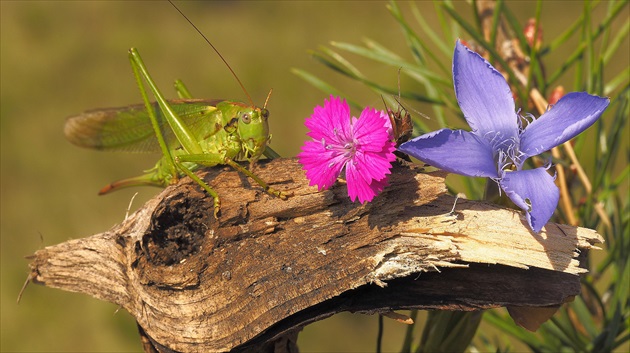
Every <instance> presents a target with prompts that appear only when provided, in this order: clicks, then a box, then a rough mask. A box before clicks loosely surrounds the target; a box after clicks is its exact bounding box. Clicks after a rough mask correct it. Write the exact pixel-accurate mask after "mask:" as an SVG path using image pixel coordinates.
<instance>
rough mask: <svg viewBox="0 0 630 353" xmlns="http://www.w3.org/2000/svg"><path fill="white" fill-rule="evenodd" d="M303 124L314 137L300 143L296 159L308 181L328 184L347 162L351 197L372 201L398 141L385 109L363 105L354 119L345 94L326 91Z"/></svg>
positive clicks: (384, 182)
mask: <svg viewBox="0 0 630 353" xmlns="http://www.w3.org/2000/svg"><path fill="white" fill-rule="evenodd" d="M305 125H306V127H307V128H309V130H310V132H309V133H308V134H307V135H308V136H310V137H311V138H313V140H312V141H307V142H306V143H305V144H304V146H302V153H300V154H299V155H298V159H299V160H300V163H301V164H302V165H303V169H304V170H306V177H307V178H308V179H309V180H310V185H317V187H318V188H319V190H322V189H327V188H329V187H330V186H332V185H333V184H334V183H335V180H336V179H337V177H338V176H339V174H341V172H342V169H343V168H344V167H345V176H346V182H347V184H348V196H350V199H351V200H352V201H355V199H357V198H358V199H359V202H361V203H364V202H365V201H372V199H373V198H374V196H376V194H378V193H379V192H381V191H382V190H383V188H384V187H385V186H387V174H389V173H390V169H391V167H392V166H391V162H392V161H393V160H395V159H396V157H395V155H394V150H395V149H396V147H395V142H394V141H393V136H392V135H391V134H392V132H391V123H390V121H389V117H388V116H387V114H386V113H385V112H383V111H379V110H376V109H371V108H369V107H367V108H365V109H364V110H363V112H362V113H361V116H360V117H359V118H358V119H357V118H355V117H351V116H350V107H349V106H348V104H347V103H346V101H345V100H343V101H342V100H341V99H339V98H336V97H333V96H330V100H326V101H324V106H323V107H320V106H317V107H315V109H314V110H313V115H311V117H310V118H307V119H306V122H305Z"/></svg>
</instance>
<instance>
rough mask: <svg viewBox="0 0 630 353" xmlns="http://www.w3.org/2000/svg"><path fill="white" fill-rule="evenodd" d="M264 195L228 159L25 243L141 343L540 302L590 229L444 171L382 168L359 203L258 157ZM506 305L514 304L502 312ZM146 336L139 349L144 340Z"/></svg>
mask: <svg viewBox="0 0 630 353" xmlns="http://www.w3.org/2000/svg"><path fill="white" fill-rule="evenodd" d="M255 172H256V173H257V174H258V175H259V176H261V177H262V178H263V179H264V180H266V181H268V182H269V183H270V184H271V185H272V186H273V187H274V188H276V189H279V190H282V191H284V192H288V193H291V194H292V195H291V197H290V198H289V199H288V200H286V201H283V200H280V199H278V198H275V197H272V196H269V195H268V194H266V193H264V191H263V190H262V189H261V188H260V187H259V186H258V185H257V184H255V183H254V182H253V181H251V180H250V179H248V178H246V177H244V176H242V175H240V174H238V173H236V172H235V171H233V170H230V169H228V168H212V169H208V170H205V171H203V172H201V173H200V175H201V176H202V177H203V178H204V179H205V180H206V181H207V182H208V183H209V184H210V185H211V186H212V187H213V188H215V189H216V190H217V191H218V193H219V195H220V197H221V203H222V208H221V214H220V216H219V219H218V220H217V219H215V218H214V217H213V214H212V213H213V212H212V210H213V207H212V199H211V198H210V197H208V196H207V195H206V194H204V193H203V192H201V191H200V188H199V187H198V186H197V185H196V184H193V183H192V182H191V181H190V180H189V179H187V178H186V179H183V180H182V181H180V183H178V184H177V185H174V186H171V187H168V188H167V189H165V190H164V191H163V192H162V193H160V194H159V195H157V196H156V197H155V198H153V199H152V200H150V201H149V202H147V203H146V204H145V205H144V206H142V207H141V208H140V209H139V210H138V211H136V212H135V213H134V214H132V215H131V216H129V217H128V218H127V219H125V220H124V221H123V222H122V223H121V224H119V225H117V226H115V227H113V228H112V229H110V230H108V231H106V232H103V233H101V234H97V235H93V236H90V237H87V238H81V239H75V240H70V241H67V242H65V243H62V244H58V245H55V246H50V247H47V248H44V249H42V250H39V251H37V252H36V253H35V254H34V255H33V257H32V262H31V264H30V268H31V275H30V278H31V280H32V281H33V282H35V283H38V284H43V285H46V286H49V287H53V288H60V289H63V290H67V291H73V292H81V293H86V294H89V295H91V296H93V297H95V298H98V299H101V300H106V301H109V302H112V303H116V304H117V305H120V306H121V307H123V308H125V309H126V310H127V311H129V312H130V313H131V314H132V315H133V316H134V317H135V318H136V320H137V322H138V325H139V327H140V331H141V336H142V338H143V343H144V344H145V347H147V348H146V349H147V351H156V352H173V351H174V352H208V351H230V350H233V351H259V350H267V351H292V350H294V349H295V337H296V335H297V332H298V331H299V330H300V328H301V327H303V326H304V325H306V324H308V323H311V322H314V321H316V320H320V319H323V318H326V317H328V316H330V315H333V314H335V313H338V312H342V311H350V312H363V313H368V314H373V313H381V312H389V311H392V310H397V309H446V310H477V309H486V308H493V307H500V306H511V307H515V308H518V307H531V308H535V307H538V308H545V307H553V306H558V305H561V304H562V303H565V302H567V301H570V300H572V298H573V297H574V296H575V295H577V294H579V292H580V283H579V276H577V275H578V274H580V273H584V272H586V270H585V269H584V268H582V267H580V261H579V260H580V259H579V255H580V254H582V256H583V255H584V253H585V251H586V250H588V249H591V248H592V247H593V245H594V244H597V243H600V242H601V241H602V239H601V237H600V236H599V235H598V234H597V233H595V232H594V231H592V230H589V229H584V228H577V227H571V226H566V225H558V224H553V223H549V224H547V226H546V227H545V228H544V229H543V231H542V232H541V233H540V234H534V233H532V232H531V231H530V230H529V228H528V227H527V224H526V221H525V219H524V217H523V215H522V214H521V213H520V212H518V211H514V210H510V209H505V208H500V207H497V206H495V205H491V204H487V203H483V202H476V201H467V200H459V201H458V202H457V205H456V208H455V211H454V212H452V213H451V212H450V211H451V209H452V207H453V203H454V198H453V197H452V196H449V195H447V193H446V188H445V185H444V176H445V175H444V174H442V173H423V172H421V171H420V170H417V169H411V168H408V167H402V166H395V167H394V169H393V171H392V175H391V177H390V180H389V182H390V185H389V186H388V187H387V188H386V189H385V190H384V191H383V193H382V194H380V195H379V196H377V197H376V198H375V199H374V201H373V202H370V203H366V204H363V205H361V204H359V203H352V202H350V200H349V199H348V196H347V193H346V186H345V185H344V183H343V182H342V181H339V182H338V183H337V184H336V185H335V186H334V187H333V188H332V189H330V190H325V191H321V192H320V191H318V190H317V188H316V187H312V186H309V185H308V180H306V179H305V177H304V172H303V171H302V170H301V166H300V165H299V164H298V163H297V161H296V160H295V159H280V160H273V161H270V162H263V163H259V164H258V165H257V166H256V169H255ZM515 310H516V309H515ZM151 349H153V350H151Z"/></svg>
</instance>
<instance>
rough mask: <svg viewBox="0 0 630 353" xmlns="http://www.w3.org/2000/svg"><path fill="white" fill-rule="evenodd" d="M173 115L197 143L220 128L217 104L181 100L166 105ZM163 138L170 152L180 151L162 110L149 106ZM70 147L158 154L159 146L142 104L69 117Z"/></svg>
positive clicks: (206, 101) (68, 133)
mask: <svg viewBox="0 0 630 353" xmlns="http://www.w3.org/2000/svg"><path fill="white" fill-rule="evenodd" d="M168 102H169V103H170V105H171V107H172V108H173V110H174V111H175V113H176V114H177V115H178V116H179V117H180V118H181V119H182V121H184V123H185V124H186V125H187V126H188V127H189V128H190V131H192V132H193V134H194V135H195V137H196V138H197V139H198V140H201V139H204V138H207V137H208V136H212V135H214V134H215V133H216V132H217V131H218V129H220V128H221V127H222V124H220V121H221V116H220V115H221V112H220V111H218V110H217V109H216V107H215V105H216V103H218V102H220V101H217V100H203V99H180V100H169V101H168ZM152 106H153V109H154V111H155V115H156V117H157V120H158V123H159V126H160V129H161V131H162V135H163V136H164V139H165V140H166V143H167V145H168V147H169V148H171V149H176V148H179V147H181V145H180V143H179V142H178V141H177V139H176V138H175V135H174V134H173V131H172V130H171V128H170V127H169V125H168V123H167V122H166V119H164V116H163V115H162V112H161V110H160V109H159V107H158V106H157V104H156V103H155V102H154V103H152ZM64 134H65V136H66V138H67V139H68V140H69V141H70V142H72V143H73V144H75V145H77V146H80V147H86V148H93V149H97V150H108V151H125V152H160V146H159V144H158V141H157V138H156V136H155V131H154V130H153V126H152V125H151V119H150V118H149V114H148V113H147V111H146V107H145V106H144V105H143V104H137V105H130V106H126V107H119V108H105V109H95V110H90V111H86V112H84V113H82V114H79V115H76V116H71V117H69V118H68V119H67V120H66V124H65V126H64Z"/></svg>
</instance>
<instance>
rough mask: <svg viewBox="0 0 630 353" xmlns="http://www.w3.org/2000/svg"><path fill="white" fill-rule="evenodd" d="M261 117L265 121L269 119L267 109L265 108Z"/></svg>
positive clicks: (261, 112)
mask: <svg viewBox="0 0 630 353" xmlns="http://www.w3.org/2000/svg"><path fill="white" fill-rule="evenodd" d="M260 116H262V118H263V120H267V118H268V117H269V111H268V110H267V109H265V108H263V109H262V110H261V111H260Z"/></svg>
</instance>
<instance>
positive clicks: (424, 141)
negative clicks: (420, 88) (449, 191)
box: [398, 129, 499, 179]
mask: <svg viewBox="0 0 630 353" xmlns="http://www.w3.org/2000/svg"><path fill="white" fill-rule="evenodd" d="M398 150H399V151H402V152H403V153H406V154H408V155H410V156H412V157H415V158H417V159H419V160H421V161H424V162H426V163H429V164H431V165H432V166H434V167H438V168H440V169H443V170H446V171H448V172H451V173H456V174H462V175H467V176H473V177H488V178H495V179H496V178H498V176H499V175H498V173H497V165H496V163H495V162H494V159H493V156H492V147H491V146H490V145H489V144H488V143H487V142H486V141H485V140H483V139H481V138H479V137H478V136H476V135H475V134H473V133H471V132H468V131H463V130H450V129H442V130H438V131H434V132H431V133H428V134H425V135H422V136H420V137H416V138H414V139H413V140H411V141H407V142H405V143H403V144H401V145H400V147H398Z"/></svg>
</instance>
